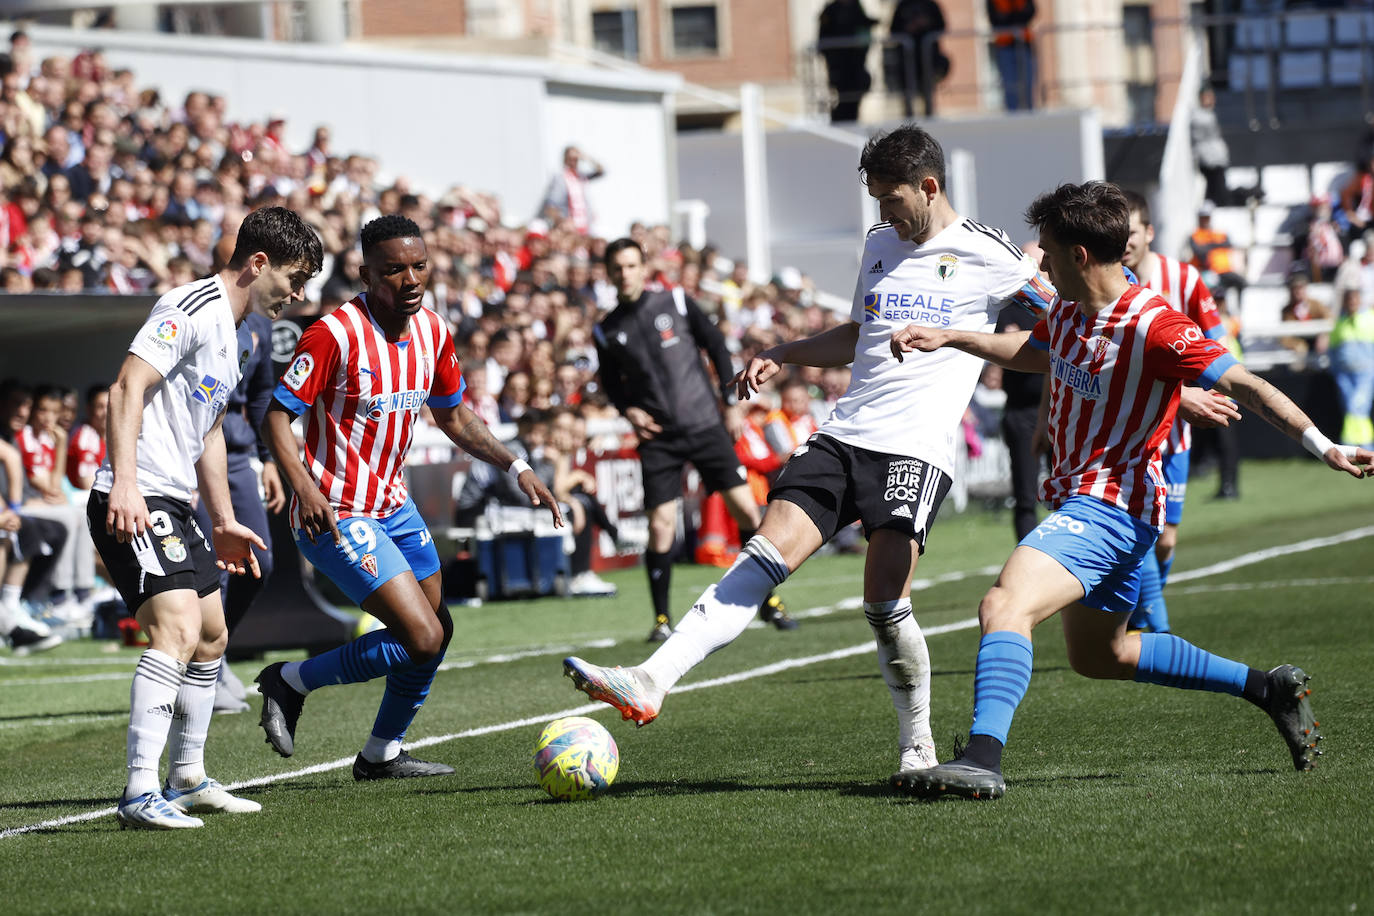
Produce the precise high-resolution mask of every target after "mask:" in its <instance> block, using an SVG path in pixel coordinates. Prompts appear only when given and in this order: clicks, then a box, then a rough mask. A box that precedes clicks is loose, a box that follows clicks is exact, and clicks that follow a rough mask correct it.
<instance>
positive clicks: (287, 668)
mask: <svg viewBox="0 0 1374 916" xmlns="http://www.w3.org/2000/svg"><path fill="white" fill-rule="evenodd" d="M281 679H282V680H283V681H286V683H288V684H290V685H291V689H292V690H294V691H296V692H297V693H299V694H300V695H301V696H305V695H306V694H308V693H309V692H310V691H309V690H307V689H306V686H305V683H304V682H303V681H302V680H301V663H300V662H287V663H286V664H284V665H282V666H281Z"/></svg>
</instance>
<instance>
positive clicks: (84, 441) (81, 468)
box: [67, 423, 105, 490]
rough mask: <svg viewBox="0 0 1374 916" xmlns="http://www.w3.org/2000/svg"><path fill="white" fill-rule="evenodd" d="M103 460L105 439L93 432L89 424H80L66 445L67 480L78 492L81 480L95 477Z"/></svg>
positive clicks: (92, 427) (93, 429)
mask: <svg viewBox="0 0 1374 916" xmlns="http://www.w3.org/2000/svg"><path fill="white" fill-rule="evenodd" d="M104 460H105V437H104V436H102V435H100V433H98V432H96V431H95V427H94V426H92V425H91V424H89V423H82V424H81V425H80V426H78V427H76V428H75V429H73V430H72V435H71V440H70V441H69V442H68V443H67V480H69V481H71V485H72V486H74V487H76V488H77V489H78V490H79V489H82V488H83V487H84V486H85V484H83V483H82V482H81V481H82V478H91V477H94V476H95V472H96V470H97V469H98V468H99V467H100V464H101V462H103V461H104Z"/></svg>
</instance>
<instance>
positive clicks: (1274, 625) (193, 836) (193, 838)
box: [0, 460, 1374, 916]
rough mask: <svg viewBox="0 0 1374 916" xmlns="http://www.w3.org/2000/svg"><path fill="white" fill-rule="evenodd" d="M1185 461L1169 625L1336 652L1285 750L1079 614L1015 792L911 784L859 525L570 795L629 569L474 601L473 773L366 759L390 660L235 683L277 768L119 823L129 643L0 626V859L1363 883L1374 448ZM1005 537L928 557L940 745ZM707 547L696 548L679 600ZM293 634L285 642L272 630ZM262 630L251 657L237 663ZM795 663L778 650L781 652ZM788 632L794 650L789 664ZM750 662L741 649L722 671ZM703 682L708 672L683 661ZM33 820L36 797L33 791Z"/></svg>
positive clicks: (669, 884)
mask: <svg viewBox="0 0 1374 916" xmlns="http://www.w3.org/2000/svg"><path fill="white" fill-rule="evenodd" d="M1212 483H1214V481H1209V480H1207V479H1205V478H1204V479H1202V480H1195V481H1194V487H1193V489H1194V493H1193V497H1192V499H1191V500H1190V502H1189V505H1188V509H1187V513H1186V515H1185V518H1184V523H1183V527H1182V530H1181V537H1180V546H1179V552H1178V560H1177V562H1176V564H1175V567H1174V576H1173V580H1172V581H1171V582H1170V585H1169V589H1168V592H1167V597H1168V598H1169V605H1170V614H1171V618H1172V620H1173V623H1174V628H1175V632H1177V633H1178V634H1179V635H1182V636H1184V637H1186V638H1188V639H1190V640H1192V641H1193V642H1195V643H1197V644H1198V645H1200V646H1203V647H1205V648H1207V649H1210V650H1212V651H1215V652H1218V653H1220V654H1223V655H1227V656H1230V657H1234V658H1237V659H1240V660H1243V661H1245V662H1248V663H1250V664H1252V665H1255V666H1256V667H1262V668H1268V667H1271V666H1273V665H1275V664H1278V663H1280V662H1293V663H1296V664H1299V665H1301V666H1303V667H1304V668H1306V669H1307V670H1308V671H1309V672H1310V673H1311V674H1312V675H1313V682H1312V687H1313V701H1314V705H1315V708H1316V710H1317V716H1318V718H1319V719H1320V720H1321V723H1322V731H1323V732H1324V734H1325V739H1324V741H1323V742H1322V747H1323V749H1324V751H1325V755H1324V756H1323V757H1322V758H1321V760H1320V763H1319V766H1318V767H1317V769H1316V770H1315V771H1314V772H1312V773H1307V774H1297V773H1294V772H1293V771H1292V767H1291V764H1290V762H1289V759H1288V754H1287V752H1286V751H1285V750H1284V747H1283V744H1282V741H1281V740H1280V738H1279V736H1278V734H1277V732H1276V731H1275V730H1274V728H1273V726H1272V725H1271V724H1270V722H1269V721H1268V719H1267V718H1266V717H1265V716H1264V715H1263V714H1261V713H1260V712H1258V711H1257V710H1255V709H1253V708H1252V707H1250V706H1249V705H1248V704H1246V703H1244V702H1243V701H1241V700H1238V699H1234V698H1231V697H1227V696H1218V695H1212V694H1204V693H1195V692H1190V691H1177V690H1168V689H1165V688H1161V687H1147V686H1143V685H1136V684H1128V683H1103V682H1093V681H1088V680H1085V679H1083V678H1081V677H1079V676H1077V675H1075V674H1073V673H1072V672H1071V671H1070V670H1069V669H1068V666H1067V663H1066V660H1065V655H1064V649H1063V640H1062V637H1061V635H1060V633H1059V628H1058V624H1057V622H1056V621H1054V620H1051V621H1049V622H1048V623H1046V624H1045V625H1044V626H1042V627H1041V628H1040V629H1039V630H1038V631H1037V633H1036V643H1035V649H1036V654H1035V675H1034V679H1033V680H1032V682H1031V687H1030V692H1029V693H1028V694H1027V696H1026V699H1025V701H1024V702H1023V703H1022V705H1021V707H1020V710H1019V712H1018V715H1017V717H1016V721H1015V723H1014V724H1013V727H1012V732H1011V736H1010V743H1009V745H1008V748H1007V753H1006V758H1005V760H1004V767H1005V772H1006V775H1007V781H1008V790H1007V795H1006V797H1005V798H1003V799H1001V800H999V801H996V802H990V803H968V802H958V801H942V802H938V803H925V802H919V801H914V800H910V799H906V798H900V797H895V796H893V795H892V794H890V792H889V791H888V790H887V787H886V780H887V777H888V776H889V775H890V774H891V771H892V769H893V767H894V765H895V763H896V747H895V744H896V741H895V722H894V720H893V714H892V709H891V705H890V701H889V699H888V695H887V691H886V689H885V688H884V686H883V683H882V681H881V679H880V677H879V674H878V671H877V666H876V663H875V662H874V659H873V655H872V649H871V635H870V631H869V629H868V627H867V625H866V624H865V623H864V620H863V617H862V614H861V612H860V611H859V609H858V606H857V596H858V595H859V594H860V582H861V577H862V568H863V564H862V559H861V558H855V557H829V556H827V557H817V558H815V559H813V560H812V561H811V562H810V563H808V564H807V565H806V566H805V567H803V568H802V570H800V571H799V572H798V573H797V575H796V576H794V577H793V578H792V579H791V580H790V581H789V582H788V583H786V584H785V585H784V586H783V588H782V589H781V594H782V596H783V597H784V599H785V600H786V601H787V603H788V606H789V608H790V609H791V610H793V611H794V612H797V613H798V616H799V617H801V618H802V621H803V622H802V627H801V628H800V629H799V630H797V631H795V632H792V633H778V632H775V631H773V630H771V629H764V628H761V627H757V626H756V627H754V628H751V629H750V630H748V631H746V633H745V634H744V635H743V636H742V637H741V638H740V639H739V640H738V641H737V642H736V643H735V644H733V645H732V646H730V647H728V648H726V649H725V650H723V651H721V652H719V653H717V654H716V655H714V656H712V657H711V658H709V659H708V660H707V661H706V663H704V664H703V665H702V666H701V667H699V668H698V669H697V670H695V671H694V672H692V673H691V674H690V675H689V676H688V678H687V679H686V680H685V681H684V683H683V684H682V685H680V689H679V690H678V691H677V692H675V693H674V694H673V695H672V696H671V697H669V699H668V701H667V703H666V704H665V708H664V712H663V715H662V717H661V718H660V719H659V721H657V722H655V723H653V724H652V725H650V726H648V727H646V728H643V729H635V728H634V727H633V726H632V725H630V724H629V723H625V722H621V721H619V718H618V716H616V715H615V713H614V712H613V711H611V710H609V709H604V708H598V710H597V711H595V712H593V713H592V715H594V716H595V717H596V718H597V719H598V720H599V721H601V722H603V723H604V724H606V725H607V726H608V727H609V728H610V730H611V732H612V734H614V735H615V737H616V740H617V742H618V743H619V745H620V752H621V766H620V774H619V777H618V779H617V781H616V784H615V785H614V786H613V787H612V789H611V791H610V792H609V793H608V794H607V795H606V796H605V797H603V798H601V799H598V800H596V801H592V802H582V803H572V804H559V803H555V802H552V801H550V800H548V799H547V798H546V797H545V796H544V794H543V793H542V792H541V791H540V790H539V789H538V788H537V787H536V785H535V783H534V770H533V766H532V763H531V752H532V749H533V744H534V739H535V737H536V736H537V734H538V733H539V729H540V727H541V725H542V724H543V723H544V722H546V721H548V720H550V719H552V718H555V717H556V716H558V715H560V714H567V713H568V712H569V711H571V710H574V709H577V708H579V707H583V706H585V705H586V698H585V697H583V696H582V695H581V694H579V693H577V692H575V691H574V690H573V689H572V687H571V683H570V682H569V681H568V680H567V679H565V678H563V677H561V676H560V675H561V668H560V660H561V658H562V656H563V655H566V654H569V653H570V652H573V651H575V652H576V653H577V654H579V655H582V656H584V657H586V658H588V659H590V660H592V661H595V662H598V663H618V664H627V665H628V664H633V663H636V662H638V661H639V660H640V659H642V658H643V657H644V656H645V655H646V654H647V651H648V647H647V646H646V645H645V644H644V643H643V642H642V640H643V637H644V635H645V633H647V631H648V628H649V624H650V622H651V620H650V614H649V612H648V610H647V588H646V586H645V584H644V581H643V573H642V571H640V570H630V571H627V572H624V573H618V574H615V575H614V576H612V577H611V578H612V579H613V580H614V581H616V582H617V584H618V585H619V586H620V589H621V594H620V596H619V597H618V598H616V599H613V600H608V601H591V600H587V601H579V600H567V601H562V600H557V599H545V600H540V601H530V602H511V603H500V604H488V605H487V606H485V607H481V608H455V609H454V616H455V620H456V634H455V638H454V642H453V646H452V648H451V649H450V651H449V655H448V658H447V660H446V666H445V669H444V671H443V672H442V673H441V674H440V675H439V677H438V679H437V681H436V683H435V685H434V689H433V691H432V693H431V694H430V698H429V702H428V704H427V705H426V707H425V709H424V710H423V711H422V712H421V714H420V716H419V717H418V719H417V721H416V723H415V726H414V727H413V729H412V731H411V735H410V736H409V739H408V742H407V743H408V744H409V745H410V746H411V747H412V748H416V747H418V748H421V750H419V751H418V753H419V755H420V756H422V757H426V758H427V759H434V760H442V761H445V762H447V763H450V764H452V765H453V766H455V767H456V768H457V770H458V773H457V775H456V776H453V777H448V778H442V779H431V780H419V781H409V782H401V783H396V784H386V785H379V784H357V783H354V781H353V779H352V777H351V775H350V772H349V767H348V764H349V763H350V762H351V760H352V757H353V755H354V754H355V753H356V752H357V750H358V749H359V748H360V747H361V745H362V742H363V740H364V738H365V736H366V734H367V732H368V730H369V727H370V725H371V722H372V716H373V714H374V712H375V709H376V703H377V701H378V699H379V697H380V694H381V684H380V683H373V684H367V685H357V686H352V687H347V688H327V689H324V690H321V691H319V692H317V693H315V694H313V695H312V696H311V697H310V699H309V700H308V701H307V703H306V706H305V712H304V715H303V717H302V719H301V724H300V727H299V729H298V731H297V752H296V756H295V757H293V758H291V759H290V760H282V759H280V758H278V757H277V756H276V755H275V754H273V753H272V752H271V750H270V749H269V748H268V747H267V745H266V744H264V743H263V737H262V732H261V729H260V728H259V727H258V725H257V703H258V701H257V698H256V697H250V700H251V702H252V703H253V707H254V708H253V711H252V712H250V713H246V714H243V715H237V716H228V717H222V718H217V719H216V720H215V722H214V724H213V726H212V728H211V732H210V744H209V751H208V759H209V763H210V772H211V774H212V775H214V776H216V777H217V778H218V779H220V780H221V781H222V782H224V783H226V784H240V785H241V784H244V783H249V785H248V786H247V787H245V788H243V789H242V790H241V791H242V792H243V793H244V794H246V795H249V796H251V797H253V798H255V799H257V800H259V801H261V802H262V804H263V812H262V813H261V814H259V815H240V816H219V817H214V816H210V817H209V818H207V821H206V825H205V827H204V828H203V829H201V830H195V831H185V832H176V833H150V832H134V831H120V830H119V829H118V826H117V825H116V823H115V821H114V818H113V816H111V815H109V814H106V813H102V812H105V811H107V810H108V809H110V808H111V806H112V805H113V800H114V797H115V795H116V794H117V793H118V791H119V790H120V788H121V786H122V784H123V765H124V729H125V722H126V712H127V708H128V698H129V677H130V674H131V672H132V669H133V665H134V662H135V659H136V657H137V653H136V650H132V649H120V648H116V647H114V646H112V645H110V644H105V643H94V642H86V643H83V644H78V645H67V646H62V647H60V648H59V649H57V650H55V651H54V652H52V653H48V654H46V655H42V656H35V657H31V658H25V659H20V658H13V657H12V656H10V655H9V654H8V652H5V651H0V887H3V888H4V897H5V903H4V908H5V909H6V910H7V911H8V912H14V913H26V914H29V913H33V914H38V913H82V914H86V913H137V914H140V916H142V914H155V913H190V912H195V913H201V914H216V913H274V914H277V913H283V914H294V913H302V914H308V913H321V914H332V913H470V912H471V913H477V912H481V913H551V912H566V911H569V910H573V909H576V910H580V911H587V910H592V911H597V910H611V911H617V912H629V913H736V912H741V913H742V912H753V913H900V914H914V913H925V912H935V911H941V912H971V913H1000V914H1006V913H1036V914H1039V913H1221V914H1231V913H1280V912H1287V913H1292V912H1303V913H1305V912H1313V913H1333V912H1358V911H1367V910H1369V909H1370V908H1371V907H1374V827H1372V826H1371V824H1374V816H1372V815H1374V804H1371V802H1370V796H1369V794H1368V793H1369V792H1370V791H1371V787H1372V786H1374V702H1371V700H1370V689H1369V688H1370V673H1369V672H1370V665H1369V659H1370V652H1371V648H1370V647H1371V645H1374V562H1372V561H1374V483H1371V482H1365V481H1355V480H1352V479H1349V478H1341V477H1337V475H1335V474H1333V473H1331V472H1329V471H1327V470H1325V469H1323V468H1321V467H1320V466H1319V465H1317V464H1316V463H1315V462H1312V461H1306V460H1296V461H1283V462H1268V463H1259V462H1253V463H1250V464H1247V465H1245V466H1244V467H1243V469H1242V481H1241V483H1242V488H1243V493H1244V499H1243V500H1241V501H1239V502H1213V501H1209V500H1208V499H1207V498H1206V496H1207V495H1208V494H1210V493H1211V492H1212V491H1213V487H1211V486H1209V484H1212ZM1011 547H1012V536H1011V533H1010V523H1009V521H1008V519H1007V517H1006V516H1005V515H1004V514H1003V515H987V514H981V513H970V514H968V515H965V516H956V515H954V514H952V513H949V514H947V515H945V516H944V517H943V518H942V519H941V521H940V522H939V523H938V524H937V525H936V527H935V531H934V534H933V536H932V539H931V543H930V550H929V553H928V554H927V556H926V557H924V558H923V559H922V561H921V564H920V567H919V568H918V570H917V577H918V579H920V580H921V581H920V583H919V591H918V592H917V593H916V594H915V595H914V600H915V606H916V610H917V615H918V618H919V619H920V621H921V623H922V625H923V626H924V627H926V629H927V631H928V633H929V634H930V635H929V643H930V653H931V660H932V664H933V666H934V677H933V706H934V723H935V732H936V736H937V740H938V743H939V746H940V752H941V756H948V753H949V748H950V744H951V743H952V740H953V738H954V737H955V736H956V735H960V734H962V733H964V732H965V731H966V730H967V728H968V725H969V718H970V705H971V702H972V681H973V670H972V669H973V659H974V653H975V649H976V646H977V640H978V636H977V629H976V627H975V626H974V624H973V618H974V616H975V614H976V609H977V604H978V599H979V597H980V596H981V594H982V592H983V591H984V590H985V589H986V588H987V586H988V585H989V584H990V583H991V581H992V578H993V575H992V573H991V572H989V568H995V567H996V566H998V565H1000V563H1001V562H1002V561H1003V560H1004V559H1005V557H1006V555H1007V553H1008V552H1009V551H1010V549H1011ZM718 575H719V571H717V570H713V569H704V568H698V567H678V568H677V570H676V571H675V579H674V585H673V599H674V604H675V606H677V607H680V608H684V609H685V608H686V607H688V606H689V605H690V603H691V602H692V600H693V599H694V598H695V597H696V595H697V594H698V592H699V591H700V590H701V589H702V588H703V587H704V586H705V585H707V584H709V583H710V582H712V581H714V579H715V578H716V577H717V576H718ZM283 657H290V656H283ZM263 663H264V662H240V663H236V664H235V670H236V671H237V673H238V674H239V675H240V677H242V678H243V679H244V680H245V681H251V679H252V677H253V675H254V674H255V673H256V671H257V670H258V668H259V667H260V666H261V665H262V664H263ZM784 663H786V664H784ZM769 666H772V667H769ZM732 675H734V676H737V677H733V678H732V677H731V676H732ZM689 687H691V688H693V689H687V688H689ZM42 825H46V826H42Z"/></svg>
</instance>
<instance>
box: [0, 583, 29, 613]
mask: <svg viewBox="0 0 1374 916" xmlns="http://www.w3.org/2000/svg"><path fill="white" fill-rule="evenodd" d="M23 596H24V586H23V585H0V604H3V605H4V606H5V607H8V608H14V609H16V610H18V608H19V599H20V598H22V597H23Z"/></svg>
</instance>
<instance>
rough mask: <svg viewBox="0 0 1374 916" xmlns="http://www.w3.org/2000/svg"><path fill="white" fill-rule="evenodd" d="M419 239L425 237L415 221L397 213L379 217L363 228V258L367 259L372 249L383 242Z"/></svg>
mask: <svg viewBox="0 0 1374 916" xmlns="http://www.w3.org/2000/svg"><path fill="white" fill-rule="evenodd" d="M418 238H423V236H422V235H421V233H420V227H419V226H418V225H416V224H415V220H413V219H407V218H406V217H404V216H399V215H397V214H395V213H389V214H387V215H386V216H379V217H377V218H376V219H374V220H373V221H372V222H370V223H368V224H367V225H366V226H364V227H363V232H362V243H363V256H364V257H366V256H367V255H368V254H370V253H371V252H372V249H374V248H376V247H377V246H378V245H380V244H381V243H382V242H389V241H391V240H392V239H418Z"/></svg>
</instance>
